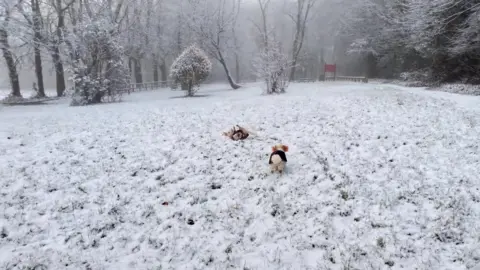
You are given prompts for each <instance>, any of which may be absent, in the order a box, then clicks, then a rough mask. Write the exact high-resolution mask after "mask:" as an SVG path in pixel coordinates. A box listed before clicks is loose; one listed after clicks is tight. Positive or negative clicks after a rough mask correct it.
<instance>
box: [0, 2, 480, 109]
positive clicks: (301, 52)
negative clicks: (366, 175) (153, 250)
mask: <svg viewBox="0 0 480 270" xmlns="http://www.w3.org/2000/svg"><path fill="white" fill-rule="evenodd" d="M479 17H480V3H478V2H477V1H470V0H458V1H449V0H435V1H422V0H323V1H320V0H275V1H274V0H254V1H242V0H185V1H174V0H135V1H134V0H43V1H40V0H3V1H0V46H1V49H2V54H3V62H4V65H5V66H6V67H7V68H8V77H9V80H10V84H11V95H12V96H15V97H21V96H22V93H21V92H22V87H24V86H22V85H21V82H20V81H19V69H22V68H24V67H23V65H25V62H31V63H32V64H33V67H34V68H33V70H34V75H35V77H36V85H37V96H38V97H44V96H45V95H46V94H45V86H44V70H45V67H44V66H45V63H48V64H49V65H52V66H53V68H54V70H55V81H56V94H57V95H58V96H63V95H64V93H65V91H66V90H67V85H72V86H73V87H74V89H75V91H79V93H83V94H82V95H81V96H83V97H84V99H86V100H87V103H88V102H95V101H97V100H99V99H101V98H102V97H103V96H104V95H108V93H111V92H112V91H114V90H115V89H118V88H121V87H127V85H128V84H129V83H130V82H135V83H142V82H144V81H145V74H147V73H148V74H152V76H151V79H152V80H153V81H167V80H168V76H169V67H170V65H171V64H172V63H173V61H174V60H175V59H176V57H177V56H179V55H180V54H181V53H182V51H183V50H184V49H185V48H187V47H189V46H190V45H192V44H194V43H195V44H198V46H199V47H200V48H202V49H203V50H204V51H205V52H206V53H207V54H208V56H209V57H210V58H211V59H213V60H214V66H213V70H212V75H211V77H212V78H214V79H223V80H225V81H227V82H228V83H229V84H230V86H231V87H232V88H233V89H238V88H240V87H241V84H240V83H241V82H242V81H247V80H253V79H257V78H262V79H265V76H267V75H266V74H269V75H268V76H270V77H271V78H273V77H279V78H283V79H282V80H288V81H294V80H296V79H298V78H314V79H316V78H320V75H321V74H322V71H323V70H322V69H323V65H324V64H325V63H336V64H337V66H338V68H339V72H340V73H344V75H365V76H368V77H370V78H400V77H402V76H403V77H404V78H408V79H414V80H420V81H424V82H450V81H463V82H468V83H478V82H479V80H480V79H479V76H478V74H479V69H480V63H479V61H480V60H479V59H480V58H479V53H480V50H479V48H480V36H479V31H478V29H480V28H479V26H480V20H478V18H479ZM268 63H269V64H268ZM272 63H275V64H274V65H273V64H272ZM280 69H281V71H279V70H280ZM285 77H286V79H285ZM69 80H70V82H69ZM277 83H280V82H275V83H274V82H273V81H272V82H270V84H275V85H277ZM280 84H281V83H280ZM270 87H271V85H270ZM280 88H281V87H280ZM280 88H279V89H277V90H280ZM88 89H96V90H95V91H90V90H88ZM82 91H83V92H82ZM274 91H276V90H274ZM98 93H103V94H98Z"/></svg>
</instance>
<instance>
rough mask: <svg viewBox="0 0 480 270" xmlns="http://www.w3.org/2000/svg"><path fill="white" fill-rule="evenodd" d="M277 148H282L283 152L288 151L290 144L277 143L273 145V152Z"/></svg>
mask: <svg viewBox="0 0 480 270" xmlns="http://www.w3.org/2000/svg"><path fill="white" fill-rule="evenodd" d="M277 150H282V151H283V152H288V146H286V145H284V144H277V145H274V146H272V152H275V151H277Z"/></svg>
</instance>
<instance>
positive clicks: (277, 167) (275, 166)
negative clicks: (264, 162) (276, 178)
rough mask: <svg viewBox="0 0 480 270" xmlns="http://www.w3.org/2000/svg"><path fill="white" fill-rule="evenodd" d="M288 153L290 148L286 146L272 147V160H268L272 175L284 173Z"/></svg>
mask: <svg viewBox="0 0 480 270" xmlns="http://www.w3.org/2000/svg"><path fill="white" fill-rule="evenodd" d="M286 152H288V146H286V145H283V144H277V145H275V146H273V147H272V153H271V154H270V159H269V160H268V164H269V165H270V170H271V171H272V173H274V172H279V173H283V171H284V170H285V165H286V163H287V156H286V155H285V153H286Z"/></svg>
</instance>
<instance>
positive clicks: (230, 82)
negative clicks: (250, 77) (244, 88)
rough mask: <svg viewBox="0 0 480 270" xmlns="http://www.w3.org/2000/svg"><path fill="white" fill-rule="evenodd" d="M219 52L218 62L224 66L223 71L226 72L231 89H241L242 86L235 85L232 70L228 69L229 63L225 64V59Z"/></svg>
mask: <svg viewBox="0 0 480 270" xmlns="http://www.w3.org/2000/svg"><path fill="white" fill-rule="evenodd" d="M217 52H218V61H219V62H220V64H222V66H223V69H224V70H225V74H226V75H227V80H228V83H229V84H230V87H232V88H233V89H234V90H235V89H238V88H240V87H241V86H240V85H238V84H237V83H235V81H234V80H233V78H232V75H230V70H229V69H228V66H227V63H226V62H225V58H223V55H222V53H221V52H220V50H217Z"/></svg>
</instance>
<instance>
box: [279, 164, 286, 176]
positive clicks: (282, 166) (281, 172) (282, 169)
mask: <svg viewBox="0 0 480 270" xmlns="http://www.w3.org/2000/svg"><path fill="white" fill-rule="evenodd" d="M277 169H278V171H279V172H280V174H283V171H284V170H285V162H281V163H280V164H278V165H277Z"/></svg>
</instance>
